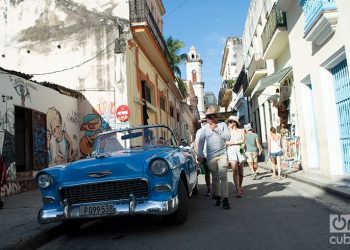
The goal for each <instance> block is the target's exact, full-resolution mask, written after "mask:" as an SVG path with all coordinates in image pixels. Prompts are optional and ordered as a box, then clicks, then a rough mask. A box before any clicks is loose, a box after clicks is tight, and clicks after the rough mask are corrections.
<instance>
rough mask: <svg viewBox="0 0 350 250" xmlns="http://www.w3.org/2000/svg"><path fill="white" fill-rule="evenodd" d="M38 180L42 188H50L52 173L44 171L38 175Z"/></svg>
mask: <svg viewBox="0 0 350 250" xmlns="http://www.w3.org/2000/svg"><path fill="white" fill-rule="evenodd" d="M36 182H37V183H38V185H39V187H40V188H48V187H49V186H51V185H52V183H53V179H52V177H51V176H50V175H48V174H45V173H43V174H40V175H39V176H38V177H37V179H36Z"/></svg>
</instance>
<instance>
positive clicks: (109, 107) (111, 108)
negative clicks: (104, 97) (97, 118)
mask: <svg viewBox="0 0 350 250" xmlns="http://www.w3.org/2000/svg"><path fill="white" fill-rule="evenodd" d="M95 110H96V112H97V113H98V114H99V115H101V117H102V119H103V120H104V121H105V122H107V123H108V125H109V127H110V128H111V129H115V127H116V115H115V112H116V111H115V110H116V107H115V103H114V102H105V101H101V102H100V103H99V104H97V105H96V106H95Z"/></svg>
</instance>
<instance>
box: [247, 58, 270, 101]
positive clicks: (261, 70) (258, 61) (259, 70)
mask: <svg viewBox="0 0 350 250" xmlns="http://www.w3.org/2000/svg"><path fill="white" fill-rule="evenodd" d="M247 70H248V82H249V85H248V87H247V88H246V90H245V92H244V95H245V96H249V95H250V94H251V93H252V91H253V89H254V88H255V86H256V84H257V83H258V81H259V80H260V79H261V78H262V77H264V76H266V75H267V68H266V61H265V60H264V59H262V55H261V54H260V53H257V54H254V55H253V57H252V60H251V61H250V64H249V66H248V68H247Z"/></svg>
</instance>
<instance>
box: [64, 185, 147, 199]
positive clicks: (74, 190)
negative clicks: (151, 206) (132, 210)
mask: <svg viewBox="0 0 350 250" xmlns="http://www.w3.org/2000/svg"><path fill="white" fill-rule="evenodd" d="M131 193H132V194H133V195H134V196H135V198H136V199H142V198H146V197H148V183H147V181H145V180H142V179H134V180H123V181H110V182H99V183H91V184H83V185H79V186H71V187H63V188H62V189H61V198H62V200H65V199H66V200H67V201H68V204H80V203H88V202H99V201H109V200H125V199H129V196H130V194H131Z"/></svg>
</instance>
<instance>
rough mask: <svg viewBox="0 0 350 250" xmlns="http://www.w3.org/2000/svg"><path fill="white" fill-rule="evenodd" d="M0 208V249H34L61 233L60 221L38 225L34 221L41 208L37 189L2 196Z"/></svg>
mask: <svg viewBox="0 0 350 250" xmlns="http://www.w3.org/2000/svg"><path fill="white" fill-rule="evenodd" d="M2 201H3V202H4V207H3V208H2V209H0V228H1V234H0V249H35V248H36V247H38V246H40V245H41V243H43V242H47V241H48V240H50V239H52V238H54V237H55V236H57V235H58V234H60V233H62V228H61V226H60V223H53V224H48V225H40V224H38V222H37V221H36V218H37V214H38V211H39V209H40V208H41V205H42V202H41V194H40V191H39V190H38V189H36V190H32V191H27V192H23V193H19V194H15V195H12V196H9V197H5V198H2Z"/></svg>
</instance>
